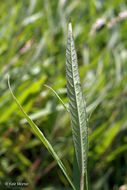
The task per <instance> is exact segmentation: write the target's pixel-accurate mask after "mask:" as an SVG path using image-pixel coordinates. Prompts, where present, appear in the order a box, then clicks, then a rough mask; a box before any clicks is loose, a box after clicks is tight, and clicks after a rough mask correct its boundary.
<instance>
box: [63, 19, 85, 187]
mask: <svg viewBox="0 0 127 190" xmlns="http://www.w3.org/2000/svg"><path fill="white" fill-rule="evenodd" d="M66 78H67V93H68V99H69V111H70V118H71V124H72V134H73V141H74V147H75V153H76V158H77V162H78V166H79V169H80V172H81V178H80V190H84V174H85V173H86V175H87V172H86V171H87V155H88V128H87V117H86V107H85V104H84V100H83V96H82V90H81V85H80V76H79V71H78V63H77V54H76V50H75V45H74V40H73V35H72V25H71V22H70V23H69V30H68V42H67V50H66ZM86 184H87V183H86Z"/></svg>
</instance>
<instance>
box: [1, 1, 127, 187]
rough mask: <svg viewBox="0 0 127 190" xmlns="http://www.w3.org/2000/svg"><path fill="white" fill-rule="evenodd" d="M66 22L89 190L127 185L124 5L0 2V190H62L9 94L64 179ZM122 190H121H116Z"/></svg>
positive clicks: (67, 154) (67, 158)
mask: <svg viewBox="0 0 127 190" xmlns="http://www.w3.org/2000/svg"><path fill="white" fill-rule="evenodd" d="M70 17H71V18H72V25H73V34H74V38H75V44H76V50H77V54H78V63H79V70H80V76H81V84H82V89H83V94H84V97H85V99H86V103H87V112H88V117H90V114H91V112H92V116H91V117H90V120H89V157H88V174H89V186H90V187H89V189H90V190H123V189H121V188H122V187H121V186H123V185H125V184H127V3H126V1H125V0H107V1H105V0H85V1H84V0H70V1H69V0H59V1H58V0H52V1H49V0H27V1H26V0H18V1H17V0H10V1H8V0H5V1H0V189H1V190H4V189H5V190H6V189H16V188H17V189H19V187H13V188H12V187H9V188H8V187H7V186H5V185H4V183H5V182H26V183H28V186H26V187H25V186H24V187H22V188H21V189H24V190H35V189H36V190H41V189H44V190H53V189H54V190H57V189H59V190H62V189H65V190H67V189H69V184H68V182H67V180H66V179H65V177H64V176H63V174H62V172H61V170H60V169H59V167H58V166H57V165H56V162H55V161H54V160H53V158H52V157H51V155H50V154H49V153H48V151H47V150H46V149H45V147H44V146H43V145H42V143H41V141H40V140H39V139H38V138H37V137H36V136H35V135H34V134H33V132H32V130H31V128H30V127H29V125H28V124H27V123H26V121H25V120H24V119H23V117H22V113H20V111H19V110H18V108H17V106H16V104H15V103H14V101H13V100H12V98H11V96H10V93H9V90H8V86H7V75H8V74H10V78H11V79H10V80H11V86H12V89H13V91H14V94H15V95H16V97H17V98H18V100H19V101H20V103H21V104H22V105H23V107H24V110H25V111H26V112H27V113H28V114H29V115H30V116H31V118H32V119H33V120H34V121H35V123H36V124H37V125H38V126H39V128H40V129H41V130H42V131H43V132H44V134H45V136H46V137H47V138H48V140H49V141H50V142H51V144H52V145H53V147H54V149H55V151H56V152H57V153H58V155H59V157H60V158H61V159H62V160H63V162H64V164H65V166H66V167H67V169H68V171H69V173H70V175H71V176H72V175H73V174H72V169H73V143H72V134H71V125H70V120H69V115H68V113H66V111H65V110H64V109H63V107H62V106H61V104H60V102H59V101H58V100H57V98H56V97H55V96H54V95H53V94H52V92H51V91H49V90H48V89H46V87H44V86H43V84H48V85H50V86H51V87H52V88H53V89H54V90H56V92H57V93H58V94H59V96H60V97H61V98H62V100H63V101H64V102H65V103H67V102H68V99H67V93H66V79H65V53H66V41H67V23H68V20H69V18H70ZM120 187H121V188H120Z"/></svg>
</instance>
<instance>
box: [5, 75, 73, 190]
mask: <svg viewBox="0 0 127 190" xmlns="http://www.w3.org/2000/svg"><path fill="white" fill-rule="evenodd" d="M8 86H9V89H10V92H11V95H12V97H13V99H14V101H15V102H16V104H17V105H18V107H19V109H20V110H21V111H22V113H23V115H24V117H25V118H26V120H27V121H28V123H29V124H30V126H31V127H32V129H33V131H34V132H35V133H36V135H37V136H38V137H39V138H40V140H41V141H42V143H43V144H44V145H45V147H46V148H47V149H48V151H49V152H50V153H51V154H52V156H53V157H54V159H55V160H56V162H57V164H58V165H59V167H60V168H61V170H62V172H63V173H64V175H65V176H66V178H67V180H68V182H69V183H70V185H71V186H72V188H73V189H74V190H76V188H75V186H74V184H73V182H72V180H71V178H70V176H69V174H68V172H67V170H66V168H65V166H64V165H63V163H62V161H61V160H60V158H59V157H58V155H57V154H56V152H55V151H54V149H53V147H52V145H51V144H50V143H49V141H48V140H47V139H46V137H45V136H44V134H43V133H42V132H41V131H40V129H39V128H38V127H37V125H36V124H35V123H34V122H33V121H32V120H31V119H30V117H29V116H28V115H27V114H26V113H25V111H24V110H23V108H22V106H21V105H20V103H19V102H18V100H17V99H16V97H15V96H14V94H13V92H12V89H11V86H10V82H9V77H8Z"/></svg>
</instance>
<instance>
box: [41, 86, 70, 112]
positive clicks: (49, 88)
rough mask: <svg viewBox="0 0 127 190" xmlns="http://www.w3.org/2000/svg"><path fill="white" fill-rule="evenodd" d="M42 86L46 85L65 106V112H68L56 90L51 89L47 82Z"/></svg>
mask: <svg viewBox="0 0 127 190" xmlns="http://www.w3.org/2000/svg"><path fill="white" fill-rule="evenodd" d="M44 86H45V87H47V88H49V89H50V90H51V91H52V92H53V93H54V94H55V96H56V97H57V98H58V99H59V100H60V102H61V103H62V105H63V107H64V108H65V110H66V111H67V112H69V110H68V108H67V106H66V105H65V104H64V102H63V100H62V99H61V98H60V97H59V95H58V94H57V92H56V91H55V90H53V88H52V87H50V86H48V85H47V84H44Z"/></svg>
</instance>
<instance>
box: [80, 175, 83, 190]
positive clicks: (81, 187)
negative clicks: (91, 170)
mask: <svg viewBox="0 0 127 190" xmlns="http://www.w3.org/2000/svg"><path fill="white" fill-rule="evenodd" d="M80 190H84V173H82V174H81V180H80Z"/></svg>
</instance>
